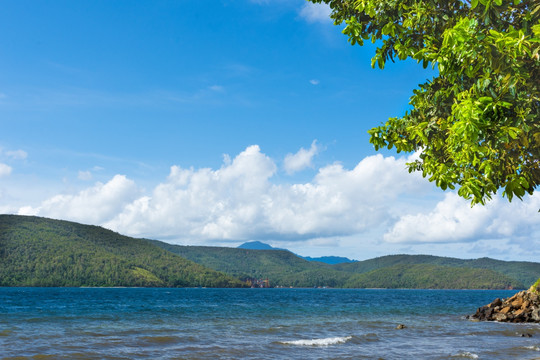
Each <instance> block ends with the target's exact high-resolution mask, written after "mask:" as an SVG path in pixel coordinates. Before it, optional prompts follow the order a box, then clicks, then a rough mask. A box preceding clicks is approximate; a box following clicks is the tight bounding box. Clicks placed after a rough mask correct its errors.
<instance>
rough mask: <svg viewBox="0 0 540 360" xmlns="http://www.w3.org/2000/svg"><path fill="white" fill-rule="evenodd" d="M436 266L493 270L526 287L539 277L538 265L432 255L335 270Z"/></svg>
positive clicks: (383, 259)
mask: <svg viewBox="0 0 540 360" xmlns="http://www.w3.org/2000/svg"><path fill="white" fill-rule="evenodd" d="M422 264H425V265H436V266H444V267H452V268H472V269H486V270H493V271H496V272H497V273H501V274H505V275H506V276H509V277H510V278H512V279H515V280H517V281H519V282H520V283H522V284H524V286H526V287H528V286H530V285H531V284H533V283H534V282H535V281H536V280H537V279H538V278H539V277H540V263H537V262H526V261H501V260H495V259H490V258H480V259H472V260H464V259H456V258H450V257H440V256H432V255H387V256H381V257H378V258H374V259H369V260H364V261H357V262H353V263H346V264H345V263H344V264H336V265H335V266H334V268H335V269H336V270H341V271H347V272H352V273H358V274H361V273H368V272H371V271H374V270H379V269H385V268H390V267H393V266H396V265H406V266H412V265H422Z"/></svg>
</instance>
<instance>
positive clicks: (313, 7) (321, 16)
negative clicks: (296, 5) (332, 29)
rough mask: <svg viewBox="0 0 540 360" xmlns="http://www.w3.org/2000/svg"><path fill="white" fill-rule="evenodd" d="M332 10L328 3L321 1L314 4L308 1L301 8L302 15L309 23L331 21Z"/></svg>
mask: <svg viewBox="0 0 540 360" xmlns="http://www.w3.org/2000/svg"><path fill="white" fill-rule="evenodd" d="M331 13H332V10H331V9H330V6H328V4H324V3H320V4H314V3H311V2H306V3H305V4H304V6H302V9H300V13H299V14H300V17H301V18H303V19H304V20H306V21H307V22H309V23H315V22H330V21H331V19H330V14H331Z"/></svg>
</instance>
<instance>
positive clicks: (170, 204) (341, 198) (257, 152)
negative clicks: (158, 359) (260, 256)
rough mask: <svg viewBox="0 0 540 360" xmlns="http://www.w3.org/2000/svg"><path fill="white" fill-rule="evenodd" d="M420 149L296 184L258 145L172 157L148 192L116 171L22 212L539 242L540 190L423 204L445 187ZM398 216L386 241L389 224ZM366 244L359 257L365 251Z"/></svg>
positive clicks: (216, 228) (261, 230)
mask: <svg viewBox="0 0 540 360" xmlns="http://www.w3.org/2000/svg"><path fill="white" fill-rule="evenodd" d="M313 148H316V143H315V142H314V143H313V144H312V147H311V149H310V150H304V152H305V153H306V154H308V153H310V152H311V153H313V152H314V151H312V150H313ZM298 154H302V152H301V151H299V152H298V153H297V154H294V155H291V156H296V157H298V158H303V159H304V160H303V161H300V160H298V162H297V163H298V164H303V165H304V166H305V165H306V164H309V163H310V159H311V156H313V155H309V154H308V155H304V156H303V157H301V156H297V155H298ZM415 156H417V155H414V154H413V155H411V156H409V157H408V158H404V157H401V158H394V157H384V156H382V155H381V154H378V155H375V156H369V157H366V158H364V159H363V160H362V161H360V162H359V163H358V164H357V165H356V166H355V167H354V168H353V169H347V168H345V167H344V166H343V165H341V164H338V163H335V164H330V165H327V166H325V167H322V168H320V169H318V172H317V174H316V175H315V176H314V177H313V178H312V179H311V180H310V181H308V182H305V183H289V184H288V183H281V182H279V183H278V182H276V178H275V177H276V175H277V166H276V163H275V161H274V160H272V159H270V158H269V157H268V156H266V155H265V154H264V153H262V152H261V149H260V148H259V147H258V146H256V145H254V146H250V147H247V148H246V149H245V150H244V151H242V152H241V153H240V154H238V155H236V156H235V157H231V156H228V155H224V157H223V164H222V166H221V167H220V168H218V169H211V168H198V169H194V168H182V167H180V166H172V167H171V168H170V172H169V175H168V176H167V177H166V178H165V179H163V181H162V182H161V183H159V184H157V185H156V186H154V187H153V189H151V190H150V191H148V192H143V191H142V190H140V189H139V187H138V186H137V185H136V184H135V183H134V182H133V181H132V180H130V179H128V178H126V177H125V176H123V175H116V176H114V177H113V178H112V179H111V180H110V181H108V182H107V183H104V184H103V183H96V184H95V185H94V186H91V187H89V188H87V189H85V190H82V191H79V192H77V193H73V194H61V195H56V196H53V197H51V198H49V199H48V200H45V201H43V202H42V203H41V204H40V205H39V206H34V207H32V206H25V207H21V208H20V209H19V211H18V212H19V213H20V214H33V215H40V216H47V217H53V218H61V219H68V220H74V221H79V222H83V223H91V224H97V225H103V226H106V227H108V228H110V229H113V230H115V231H118V232H120V233H125V234H127V235H132V236H144V237H149V238H154V239H160V240H167V241H171V242H176V243H187V244H208V243H209V242H221V244H224V243H226V242H230V241H247V240H255V239H257V240H271V241H273V242H274V243H275V241H282V242H286V243H287V244H292V243H298V242H299V241H300V242H301V243H302V244H306V243H310V242H311V243H312V242H313V241H315V240H317V241H318V242H319V243H321V244H322V243H326V242H328V241H329V240H331V242H335V243H337V242H340V241H345V240H344V239H348V240H346V242H347V244H348V245H347V246H349V247H350V248H352V247H353V243H354V242H357V247H358V249H364V250H366V251H370V252H371V253H377V252H378V253H377V254H383V253H384V254H387V253H391V252H395V251H396V250H397V249H405V247H407V248H410V249H411V250H407V251H414V250H413V248H414V249H417V251H422V250H425V249H428V250H429V249H432V250H431V251H437V252H438V253H439V254H441V251H442V253H443V254H444V248H445V247H448V248H449V249H450V248H451V249H454V250H453V251H454V252H455V251H457V250H456V249H459V248H463V249H465V248H467V249H472V247H473V246H474V245H475V244H480V241H487V242H485V243H483V244H489V243H490V242H489V241H488V240H490V239H495V240H497V243H496V244H499V245H497V246H499V247H500V246H502V245H500V244H506V245H504V246H505V247H504V248H506V249H514V250H515V251H518V250H519V251H521V254H522V255H519V256H523V257H525V255H523V254H526V252H525V249H526V248H527V246H539V247H540V244H538V240H534V239H535V238H536V239H540V222H539V221H538V216H539V214H538V212H537V211H538V209H539V208H540V194H539V195H536V194H535V195H534V196H531V197H528V198H526V200H524V201H523V202H520V201H515V202H512V203H511V204H508V203H507V202H506V200H504V199H499V198H496V199H494V200H493V201H492V202H491V203H489V204H487V205H486V206H476V207H474V208H472V209H471V208H470V206H469V204H468V202H466V201H465V200H462V199H461V198H459V197H458V196H457V195H456V194H455V193H448V194H446V195H445V196H444V198H443V199H442V200H441V201H439V203H438V204H436V205H434V204H433V199H430V200H429V202H428V205H427V206H429V207H432V209H433V210H432V211H428V212H422V211H420V210H418V209H421V207H419V205H418V203H419V202H420V203H421V202H422V201H426V198H428V199H429V198H430V197H431V196H433V195H434V194H437V195H436V196H435V198H436V200H437V199H441V197H440V196H441V195H439V194H440V192H436V193H435V192H432V190H433V186H432V185H431V184H430V183H429V182H427V181H426V180H425V179H422V178H421V175H420V174H418V173H413V174H409V173H408V171H407V169H406V165H405V164H406V163H407V162H409V161H411V159H413V158H414V157H415ZM298 166H299V167H300V165H298ZM436 200H435V201H436ZM409 203H410V205H409ZM423 206H424V207H425V206H426V205H425V203H424V205H423ZM415 208H416V209H417V210H414V209H415ZM407 212H409V214H408V215H407ZM404 214H405V215H404ZM391 224H394V225H393V227H392V228H391V229H390V230H389V231H387V233H386V234H385V235H384V240H385V241H382V234H383V232H384V229H386V228H387V227H388V226H391ZM303 241H307V242H303ZM535 241H536V243H535ZM467 242H469V243H468V244H465V243H467ZM450 243H451V244H450ZM362 244H365V246H364V245H362ZM460 244H461V245H460ZM493 244H495V243H493ZM531 244H533V245H531ZM465 245H466V246H465ZM298 246H300V245H298ZM321 246H322V245H321ZM325 246H331V245H325ZM459 246H461V247H459ZM486 246H487V245H486ZM396 247H397V248H396ZM292 248H294V247H292ZM441 249H442V250H441ZM486 249H487V248H486ZM516 249H517V250H516ZM358 251H359V253H357V254H355V255H354V256H353V255H351V257H355V258H365V256H363V255H362V252H361V250H358ZM400 251H405V250H400ZM471 251H472V250H471ZM485 251H487V250H485ZM423 252H430V251H427V250H426V251H423ZM477 253H478V252H477ZM514 254H516V252H514Z"/></svg>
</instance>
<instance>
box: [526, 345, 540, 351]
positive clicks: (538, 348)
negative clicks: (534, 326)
mask: <svg viewBox="0 0 540 360" xmlns="http://www.w3.org/2000/svg"><path fill="white" fill-rule="evenodd" d="M525 349H527V350H534V351H540V347H538V346H534V345H531V346H525Z"/></svg>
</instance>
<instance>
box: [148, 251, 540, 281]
mask: <svg viewBox="0 0 540 360" xmlns="http://www.w3.org/2000/svg"><path fill="white" fill-rule="evenodd" d="M155 244H156V245H158V246H161V247H163V248H164V249H167V250H169V251H171V252H173V253H175V254H179V255H180V256H182V257H185V258H187V259H190V260H192V261H194V262H197V263H200V264H203V265H205V266H208V267H210V268H212V269H215V270H218V271H222V272H225V273H227V274H230V275H232V276H235V277H239V278H242V279H247V278H250V277H254V278H257V277H258V278H265V279H266V278H268V279H269V280H270V284H271V285H272V286H285V287H288V286H293V287H295V286H298V287H312V286H329V287H359V288H364V287H369V288H371V287H381V288H401V287H405V288H432V289H438V288H445V289H455V288H464V289H496V288H498V289H504V288H509V287H513V288H525V286H526V285H527V284H529V283H530V282H532V281H533V280H531V279H537V278H538V277H539V276H540V263H531V262H506V261H500V260H493V259H488V258H482V259H476V260H462V259H455V258H447V257H438V256H428V255H391V256H383V257H379V258H375V259H370V260H365V261H357V262H352V263H342V264H336V265H328V264H323V263H319V262H309V261H306V260H304V259H301V258H299V257H297V256H296V255H294V254H293V253H291V252H289V251H285V250H245V249H233V248H221V247H204V246H178V245H171V244H166V243H163V242H159V241H155ZM419 265H426V266H419ZM428 265H429V266H428ZM423 271H425V272H429V274H424V273H423ZM399 274H401V275H399ZM428 275H430V276H428Z"/></svg>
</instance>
